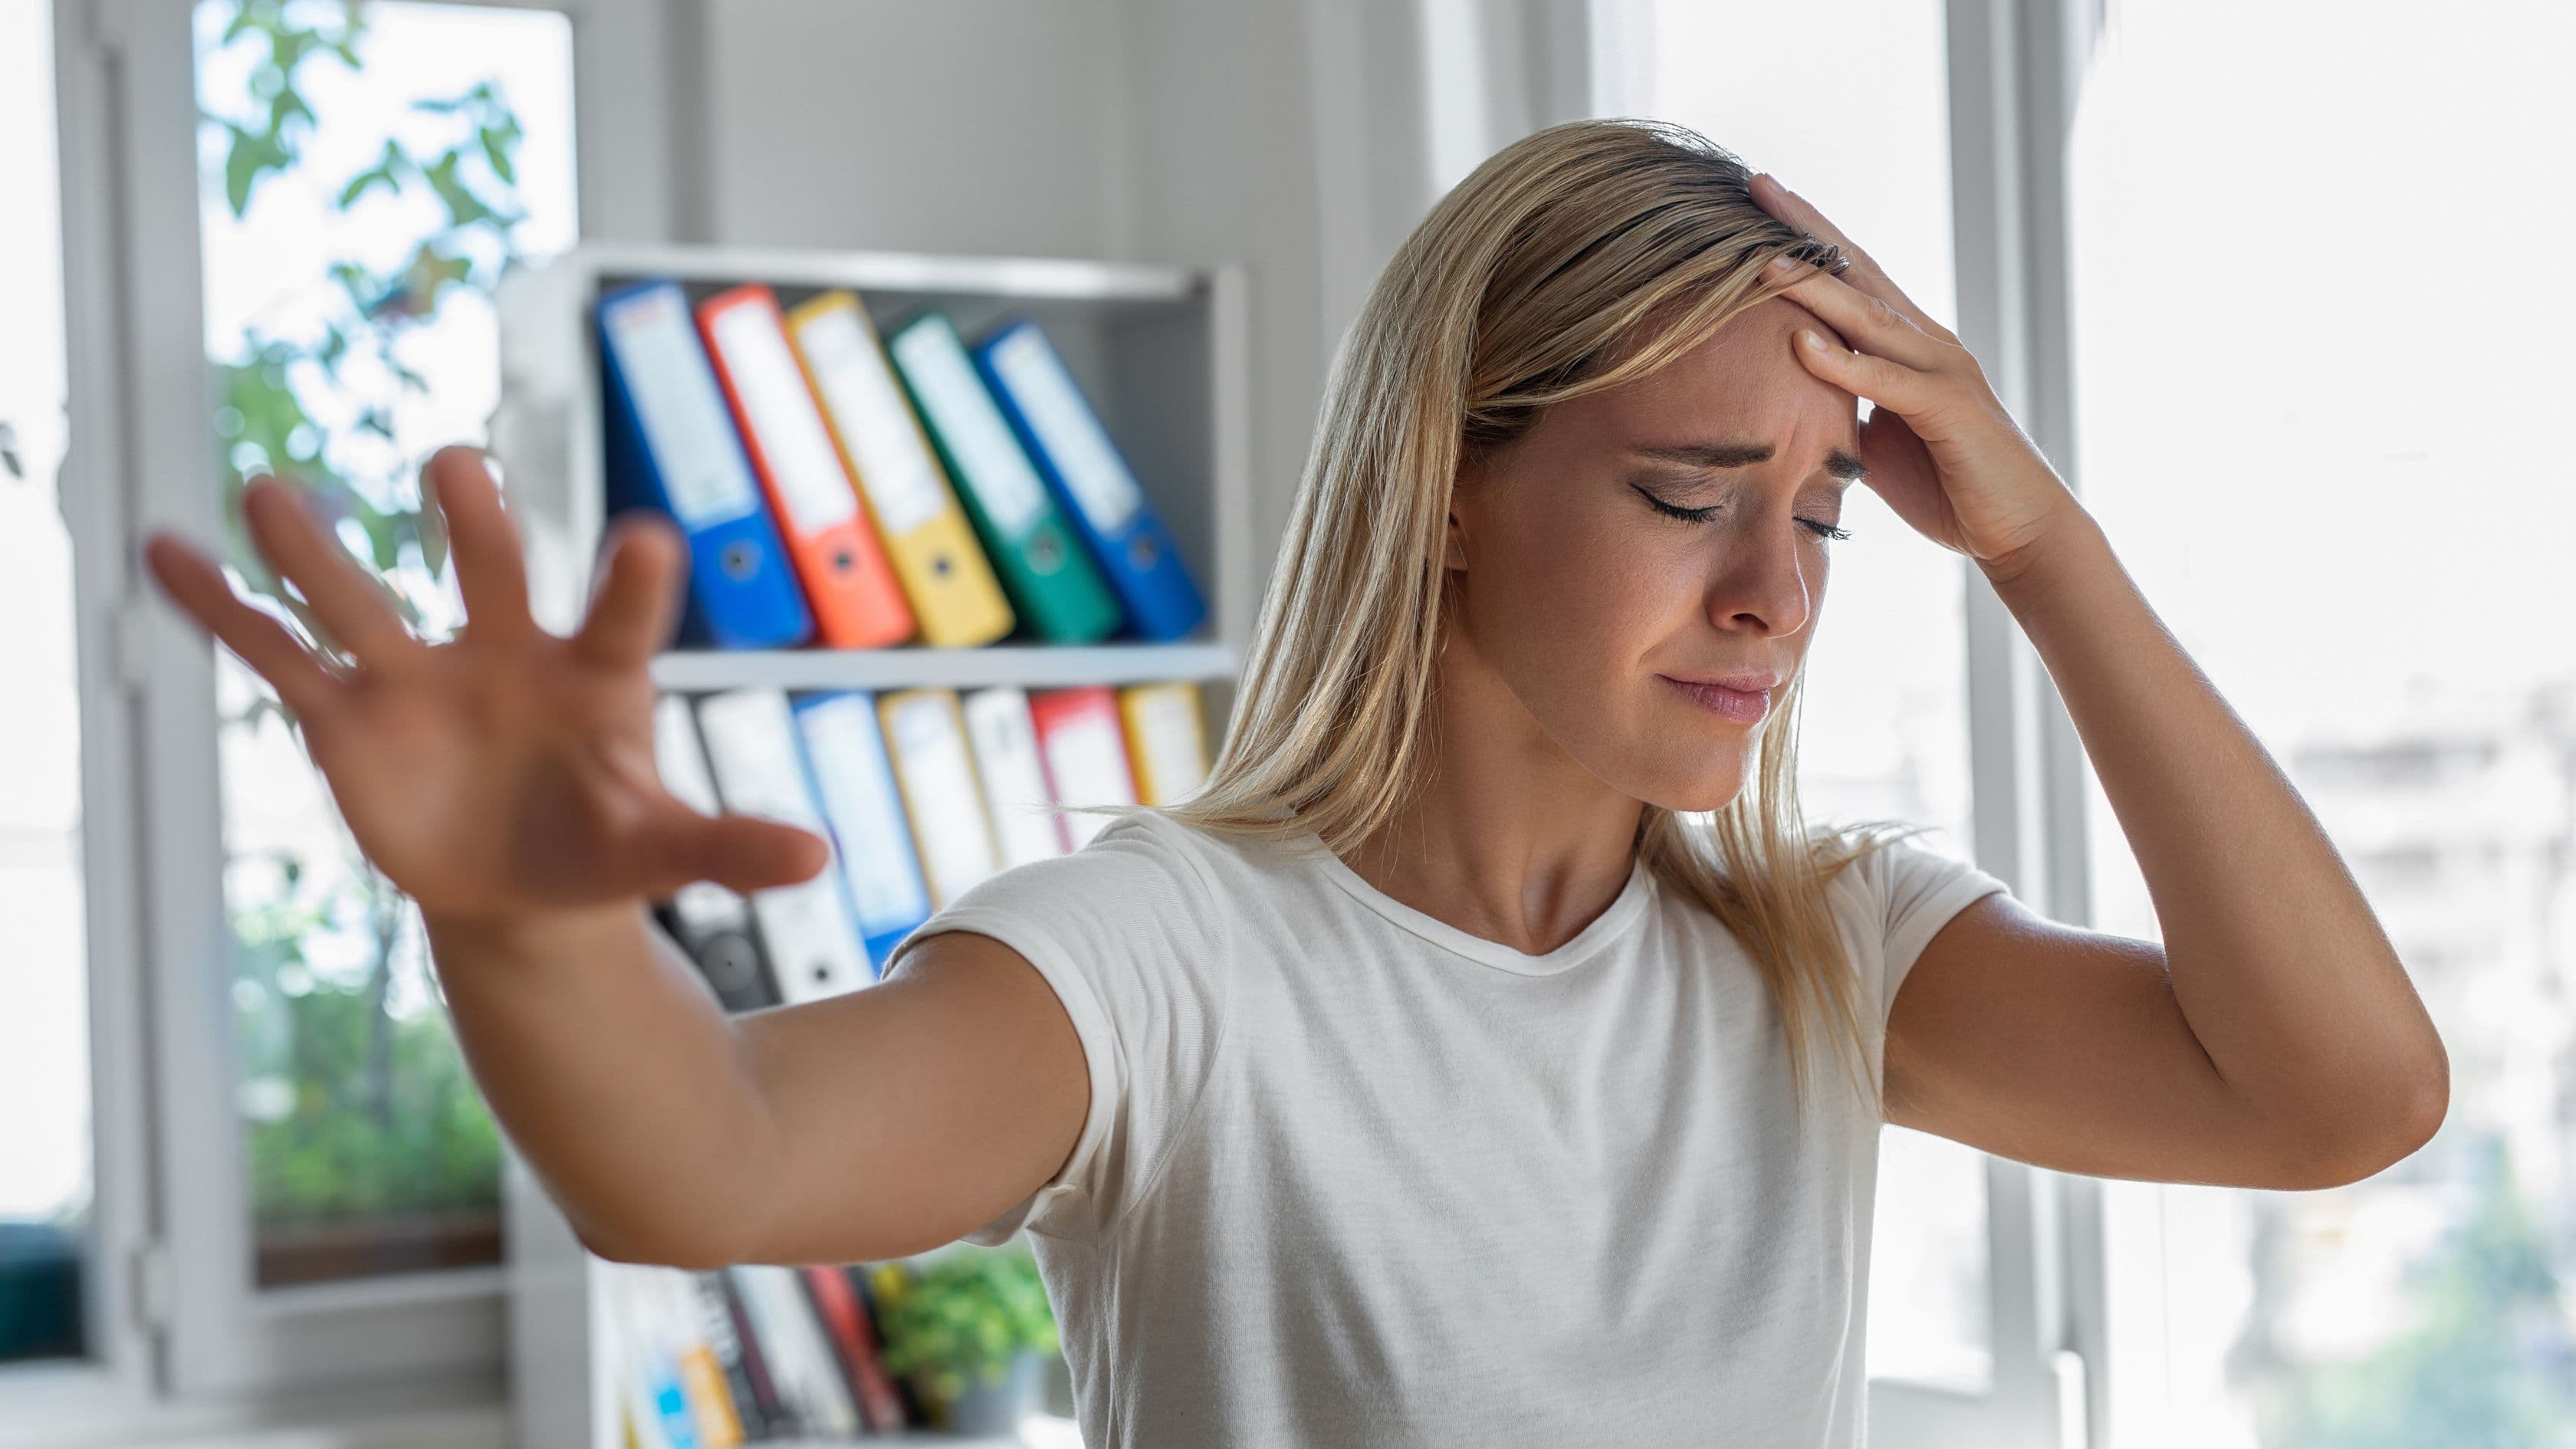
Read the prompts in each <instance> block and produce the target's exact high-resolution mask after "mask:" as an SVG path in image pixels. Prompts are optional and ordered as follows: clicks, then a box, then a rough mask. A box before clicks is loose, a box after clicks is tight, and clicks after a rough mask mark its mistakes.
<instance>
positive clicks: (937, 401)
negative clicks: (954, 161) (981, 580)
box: [886, 312, 1122, 644]
mask: <svg viewBox="0 0 2576 1449" xmlns="http://www.w3.org/2000/svg"><path fill="white" fill-rule="evenodd" d="M886 351H887V352H888V353H889V354H890V355H891V356H892V357H893V358H894V364H895V371H896V373H897V374H898V375H899V376H901V378H902V379H903V384H904V388H905V390H906V391H907V392H908V393H909V394H910V395H911V397H912V403H913V407H914V408H915V409H916V410H917V411H918V412H919V413H920V416H921V420H922V422H923V424H924V425H925V428H926V430H927V431H928V433H929V434H930V440H931V443H932V445H933V446H934V447H936V448H937V449H938V452H939V456H940V458H941V460H942V461H943V462H944V463H945V464H946V465H947V467H948V476H949V477H951V478H953V479H955V480H956V483H957V489H958V492H959V494H960V495H961V496H962V497H963V498H964V500H965V503H966V510H967V513H968V514H969V515H970V516H971V517H972V518H973V519H974V521H975V528H976V531H977V532H978V533H979V534H981V535H982V536H983V539H984V547H985V551H986V553H987V555H988V556H989V557H990V558H991V559H992V562H993V569H994V571H995V572H996V573H998V574H1000V575H1001V578H1002V587H1003V588H1004V589H1006V590H1008V591H1009V592H1010V596H1011V602H1012V603H1013V604H1014V605H1015V606H1016V607H1017V608H1018V610H1019V615H1020V620H1021V622H1022V623H1024V624H1026V625H1028V627H1029V629H1030V630H1031V631H1032V632H1033V633H1035V634H1036V635H1037V636H1038V637H1039V638H1042V639H1046V640H1050V641H1052V642H1054V643H1058V644H1088V643H1091V642H1093V641H1095V640H1098V639H1104V638H1107V637H1108V636H1109V635H1110V634H1112V633H1114V632H1115V631H1116V630H1117V628H1118V626H1119V624H1120V623H1121V622H1122V621H1121V616H1120V613H1119V609H1118V600H1117V597H1116V596H1115V595H1113V594H1112V593H1110V591H1109V585H1108V584H1107V583H1106V582H1105V581H1104V580H1102V578H1101V577H1100V570H1099V568H1098V566H1096V565H1094V564H1093V563H1092V561H1091V554H1090V551H1089V550H1088V549H1086V548H1084V547H1083V545H1082V543H1081V541H1080V540H1079V539H1078V538H1076V537H1075V536H1074V532H1073V528H1072V526H1071V525H1070V524H1068V523H1066V522H1065V519H1064V510H1062V509H1061V508H1058V507H1057V506H1056V503H1055V500H1054V499H1053V498H1052V497H1050V496H1049V495H1048V493H1047V487H1046V481H1045V480H1044V479H1043V478H1041V477H1040V476H1039V475H1038V471H1037V467H1036V465H1035V464H1033V463H1031V462H1030V461H1029V455H1028V453H1027V451H1026V450H1025V449H1023V448H1022V447H1021V446H1020V440H1019V437H1018V435H1016V434H1015V433H1013V432H1012V431H1011V424H1010V421H1009V419H1007V418H1005V417H1003V416H1002V410H1001V408H1000V407H999V406H997V405H996V404H995V403H994V401H993V394H992V392H991V390H990V389H988V388H986V387H985V385H984V379H983V377H982V375H981V374H979V373H978V372H977V371H976V370H975V361H974V359H973V358H972V357H970V356H968V355H967V352H966V343H965V341H964V340H963V339H962V338H960V337H959V336H958V335H957V328H956V327H955V325H954V324H952V323H951V322H950V321H949V320H948V318H947V317H946V315H944V314H942V313H939V312H925V313H923V314H922V315H921V316H919V317H916V318H914V319H913V320H912V321H910V322H908V323H906V324H905V325H904V326H902V327H901V328H899V329H897V330H896V332H895V334H894V335H893V336H892V337H891V338H889V339H887V342H886Z"/></svg>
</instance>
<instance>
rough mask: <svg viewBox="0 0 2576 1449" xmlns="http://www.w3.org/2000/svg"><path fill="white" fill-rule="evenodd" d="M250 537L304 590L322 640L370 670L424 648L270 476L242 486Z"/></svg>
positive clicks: (378, 588)
mask: <svg viewBox="0 0 2576 1449" xmlns="http://www.w3.org/2000/svg"><path fill="white" fill-rule="evenodd" d="M241 510H242V518H243V521H245V522H246V523H248V524H249V525H250V536H251V542H252V543H253V544H254V545H256V546H257V547H258V549H259V554H260V557H261V558H263V559H265V560H267V562H268V566H269V567H270V568H271V569H273V570H275V571H276V573H277V576H278V577H279V578H282V579H284V580H286V581H287V582H289V583H291V584H293V585H295V587H296V589H297V591H298V592H300V593H302V594H303V595H304V602H305V606H306V607H307V608H308V609H309V610H310V611H311V612H312V616H313V618H314V620H315V621H316V622H318V623H319V624H320V625H321V628H322V631H323V632H324V633H325V634H327V635H328V636H329V642H330V643H332V644H336V645H337V646H339V647H340V648H341V649H342V650H344V651H346V652H347V653H348V654H349V656H350V657H351V658H353V659H356V660H357V661H358V662H359V663H361V664H365V665H368V666H370V667H374V668H383V667H387V666H391V665H395V664H399V663H401V662H403V661H404V660H406V659H408V658H410V657H412V656H413V655H415V654H417V653H419V652H420V651H421V650H422V649H424V648H426V647H427V646H425V645H423V644H422V643H421V641H420V639H419V638H418V637H417V636H416V635H414V634H413V633H412V632H411V629H410V628H409V627H408V626H406V625H405V624H404V623H403V620H402V615H400V614H398V613H396V612H394V606H393V605H392V604H391V603H390V602H388V601H387V600H386V598H385V594H384V589H385V586H384V585H383V584H382V583H381V582H379V581H378V580H377V578H376V576H375V575H373V574H371V573H369V572H367V571H366V570H365V569H364V568H361V567H360V566H359V564H358V561H357V560H356V559H354V558H351V557H350V556H349V551H348V550H347V549H345V548H342V547H341V546H340V541H339V539H337V538H336V537H334V536H332V535H331V534H329V533H327V532H325V531H324V530H323V527H322V524H321V522H320V520H318V519H316V518H315V517H314V516H313V511H312V509H311V508H310V507H308V506H307V505H306V504H305V502H304V500H302V499H300V498H298V497H296V496H295V494H294V493H293V492H292V491H290V490H289V489H288V488H287V486H286V485H285V484H283V483H280V482H278V481H277V480H276V479H275V478H267V477H262V478H255V479H253V480H251V482H250V484H249V486H247V487H245V488H244V489H243V490H242V495H241Z"/></svg>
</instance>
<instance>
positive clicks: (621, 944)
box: [426, 902, 775, 1264]
mask: <svg viewBox="0 0 2576 1449" xmlns="http://www.w3.org/2000/svg"><path fill="white" fill-rule="evenodd" d="M426 925H427V927H428V933H429V939H430V945H431V950H432V954H433V956H434V957H435V960H436V963H437V969H438V975H439V981H440V984H441V986H442V987H443V988H444V989H445V992H446V996H447V1004H448V1007H449V1010H450V1012H451V1014H452V1015H453V1018H454V1020H455V1023H456V1035H457V1040H458V1042H459V1044H460V1045H461V1046H462V1048H463V1050H464V1054H465V1059H466V1062H467V1065H468V1066H469V1067H471V1069H472V1070H473V1073H474V1077H475V1080H476V1081H477V1082H478V1083H479V1084H480V1085H481V1087H482V1089H483V1095H484V1098H485V1100H486V1101H487V1102H489V1103H490V1104H491V1107H492V1111H493V1115H494V1116H495V1117H496V1118H497V1119H498V1120H499V1121H500V1123H501V1125H502V1127H503V1128H504V1130H506V1131H507V1132H508V1134H509V1137H510V1140H511V1142H512V1143H513V1144H514V1145H515V1146H516V1147H517V1148H518V1150H519V1152H520V1153H521V1155H523V1156H524V1157H526V1158H527V1160H528V1163H529V1165H530V1166H531V1167H532V1168H533V1169H535V1171H536V1172H537V1174H538V1176H539V1177H540V1178H541V1179H542V1180H543V1181H544V1182H545V1184H546V1186H547V1188H548V1189H549V1190H550V1191H551V1192H552V1194H553V1195H554V1197H555V1199H556V1201H557V1202H558V1203H559V1204H561V1205H562V1207H563V1209H564V1211H565V1213H566V1215H567V1216H568V1217H569V1218H570V1219H571V1221H572V1224H573V1227H574V1229H575V1230H576V1231H577V1232H578V1233H579V1234H580V1235H581V1237H582V1239H583V1241H584V1242H586V1243H588V1244H589V1245H590V1246H591V1247H593V1248H594V1249H596V1250H598V1251H600V1252H603V1253H606V1254H609V1255H612V1256H618V1257H635V1258H640V1259H643V1260H646V1261H656V1262H676V1263H683V1264H687V1263H695V1262H699V1261H712V1260H713V1259H716V1258H721V1257H722V1256H723V1255H724V1246H723V1245H724V1244H725V1243H727V1242H728V1241H729V1238H730V1237H731V1236H732V1235H734V1234H736V1233H738V1232H739V1231H740V1230H741V1229H742V1227H743V1226H744V1225H743V1223H742V1221H741V1214H742V1212H743V1208H744V1203H743V1201H742V1198H741V1184H743V1183H746V1182H761V1181H765V1180H767V1177H768V1165H767V1164H768V1159H769V1158H770V1157H771V1156H772V1155H774V1152H775V1145H774V1133H773V1132H772V1130H771V1124H770V1122H769V1119H768V1115H767V1113H766V1111H765V1109H764V1106H763V1103H762V1100H761V1096H760V1091H759V1087H758V1083H757V1079H756V1077H755V1075H754V1073H753V1072H752V1070H751V1067H750V1064H749V1062H748V1061H747V1060H746V1056H745V1050H744V1045H743V1041H742V1038H741V1036H740V1034H739V1033H737V1032H736V1031H735V1029H734V1027H733V1024H732V1023H731V1022H729V1021H728V1020H727V1019H726V1017H725V1015H724V1013H723V1011H722V1009H721V1008H720V1007H719V1006H718V1005H717V1004H716V1002H715V998H714V996H713V994H712V993H711V992H709V991H708V990H707V989H706V987H705V986H704V984H703V983H702V982H700V980H699V979H698V976H697V973H696V971H695V970H694V968H692V967H691V966H690V965H689V963H688V962H687V961H686V960H685V959H683V958H682V957H681V956H680V955H679V953H678V952H677V950H676V949H675V948H673V947H672V946H670V944H669V943H668V942H667V940H666V939H665V938H664V937H663V936H662V935H661V933H660V932H658V931H656V930H654V929H653V928H652V926H651V923H650V920H649V917H648V916H647V914H646V912H645V909H644V907H643V906H642V904H641V903H636V902H630V903H626V904H623V905H617V906H610V907H605V908H601V909H597V910H590V911H582V912H563V913H559V914H555V915H552V916H548V917H546V918H544V920H543V922H542V923H541V924H531V925H528V926H523V927H512V928H509V929H500V928H495V927H490V926H486V925H483V924H480V923H465V922H457V921H446V920H440V919H436V918H431V919H428V920H427V921H426Z"/></svg>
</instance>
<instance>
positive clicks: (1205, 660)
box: [653, 641, 1239, 692]
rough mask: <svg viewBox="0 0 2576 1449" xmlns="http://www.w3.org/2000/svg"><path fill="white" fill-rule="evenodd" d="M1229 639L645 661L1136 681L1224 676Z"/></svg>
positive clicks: (671, 666) (1019, 679) (747, 669)
mask: <svg viewBox="0 0 2576 1449" xmlns="http://www.w3.org/2000/svg"><path fill="white" fill-rule="evenodd" d="M1238 663H1239V661H1238V660H1237V659H1236V658H1235V652H1234V649H1233V647H1232V646H1230V645H1226V644H1220V643H1212V642H1205V641H1199V642H1190V643H1181V644H1094V645H1080V646H1075V645H1061V644H1056V645H1049V644H1027V645H997V646H988V647H986V648H981V649H694V650H673V651H671V652H670V653H667V654H663V655H661V656H659V657H657V658H656V659H655V660H654V661H653V682H654V683H655V684H658V685H660V686H661V687H662V688H664V689H666V690H674V691H683V692H706V691H711V690H719V689H739V688H748V687H752V686H767V687H772V688H777V689H791V690H807V689H811V690H822V689H909V688H924V689H928V688H939V689H980V688H982V687H984V686H986V685H994V684H1016V685H1019V686H1021V687H1022V688H1026V689H1054V688H1061V687H1064V686H1068V685H1076V684H1143V683H1152V682H1156V681H1161V680H1167V679H1172V680H1178V679H1187V680H1198V681H1205V680H1218V679H1232V678H1233V677H1234V674H1235V670H1236V668H1237V666H1238Z"/></svg>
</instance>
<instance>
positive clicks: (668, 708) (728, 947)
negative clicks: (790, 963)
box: [653, 694, 779, 1011]
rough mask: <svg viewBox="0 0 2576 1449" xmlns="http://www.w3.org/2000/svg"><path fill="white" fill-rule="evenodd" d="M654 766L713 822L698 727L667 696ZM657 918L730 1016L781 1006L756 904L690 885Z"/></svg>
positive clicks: (685, 705) (656, 910)
mask: <svg viewBox="0 0 2576 1449" xmlns="http://www.w3.org/2000/svg"><path fill="white" fill-rule="evenodd" d="M653 759H654V762H655V763H656V764H657V765H658V766H659V767H660V769H661V773H662V788H664V789H665V790H668V791H670V792H671V796H672V798H673V799H676V800H678V801H679V802H680V803H681V804H683V805H686V806H688V807H689V808H690V809H692V810H695V811H697V812H698V813H699V814H701V815H713V814H715V813H717V811H718V810H720V809H721V808H722V807H721V806H719V805H718V804H717V802H716V782H715V778H714V777H713V776H711V775H709V774H708V773H707V756H706V751H705V750H704V749H703V748H701V747H700V745H699V742H698V725H697V721H696V720H694V719H692V718H691V717H690V714H689V702H688V700H686V699H684V698H682V697H681V696H679V695H676V694H666V695H663V696H662V697H661V698H660V699H658V700H656V701H655V702H654V705H653ZM653 914H654V916H655V918H656V919H657V920H659V921H660V922H661V925H662V929H663V930H665V931H667V932H669V933H670V935H671V939H672V940H674V941H676V942H678V943H679V945H680V949H681V950H683V951H686V952H687V953H688V956H689V959H690V960H691V961H694V962H696V963H697V967H698V974H700V975H702V976H704V977H706V979H707V985H709V986H711V987H713V988H714V989H715V993H716V1000H717V1001H718V1002H720V1003H721V1004H722V1005H723V1006H724V1009H725V1010H727V1011H757V1010H759V1009H761V1008H762V1007H768V1006H776V1005H778V1002H779V998H778V984H777V983H776V982H775V981H774V980H772V979H771V978H770V974H769V962H768V960H767V959H766V958H765V957H764V956H763V955H762V953H761V949H760V938H759V936H758V934H757V933H756V932H755V931H754V930H753V929H752V919H751V903H750V902H748V901H745V900H744V899H743V898H742V897H741V896H740V895H737V894H735V893H734V891H733V890H731V889H730V888H728V887H726V886H722V885H719V884H717V883H716V882H714V881H711V880H700V881H691V882H689V883H688V884H687V885H684V886H682V887H680V888H679V890H678V891H676V892H674V893H673V894H672V896H671V898H670V899H669V900H667V901H661V902H656V903H655V905H654V907H653Z"/></svg>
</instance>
